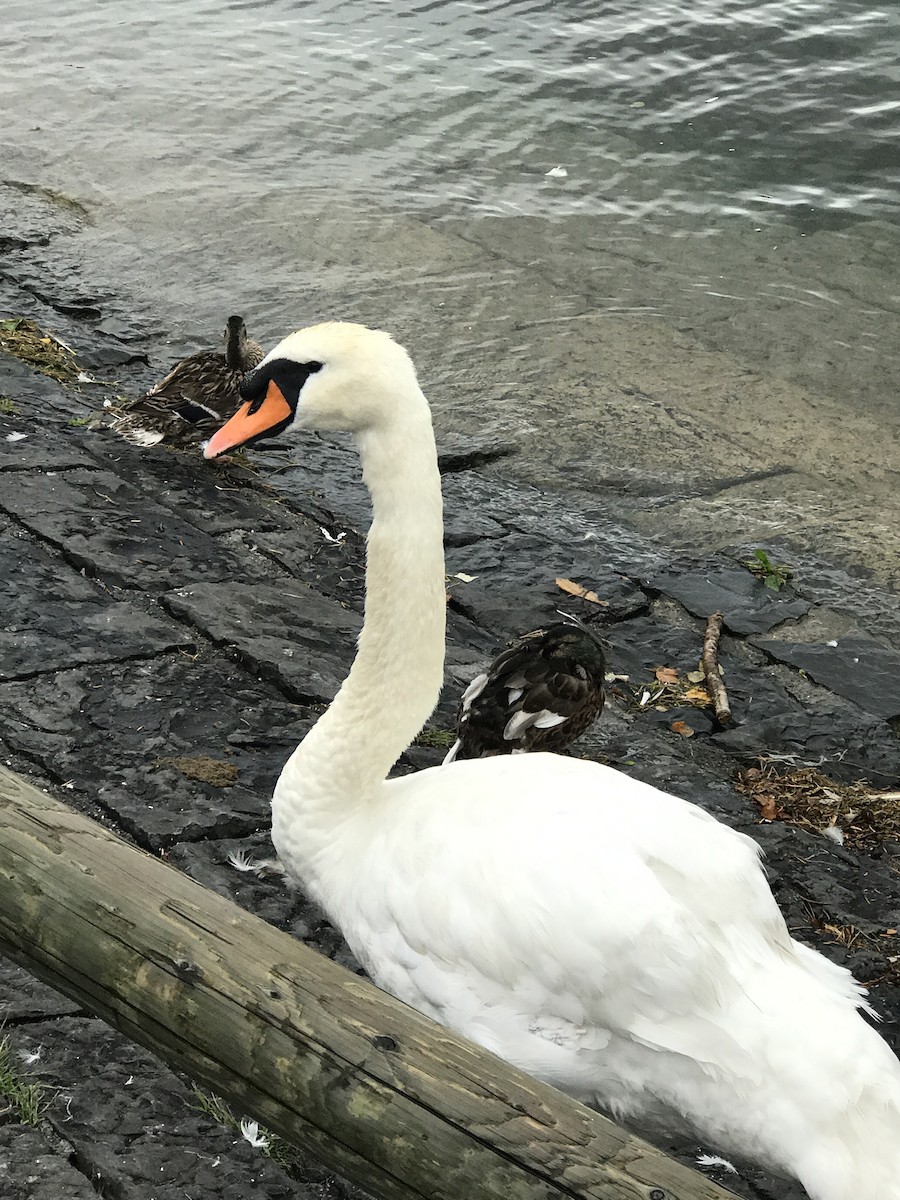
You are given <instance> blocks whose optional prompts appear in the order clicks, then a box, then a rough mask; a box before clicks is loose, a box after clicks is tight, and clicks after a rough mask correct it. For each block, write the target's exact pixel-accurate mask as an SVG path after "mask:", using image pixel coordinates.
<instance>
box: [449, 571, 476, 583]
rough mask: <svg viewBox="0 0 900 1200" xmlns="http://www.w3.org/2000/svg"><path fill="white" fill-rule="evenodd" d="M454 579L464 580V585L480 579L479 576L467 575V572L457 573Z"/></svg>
mask: <svg viewBox="0 0 900 1200" xmlns="http://www.w3.org/2000/svg"><path fill="white" fill-rule="evenodd" d="M453 578H454V579H460V580H462V582H463V583H473V582H474V581H475V580H476V579H477V578H478V576H477V575H467V574H466V573H465V571H457V572H456V574H455V575H454V576H453Z"/></svg>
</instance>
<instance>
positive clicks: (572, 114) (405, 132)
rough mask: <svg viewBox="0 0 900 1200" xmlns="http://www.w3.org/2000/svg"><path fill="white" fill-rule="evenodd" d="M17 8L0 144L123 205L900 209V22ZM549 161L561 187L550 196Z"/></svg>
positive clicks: (820, 10) (262, 6)
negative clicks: (276, 194) (308, 199)
mask: <svg viewBox="0 0 900 1200" xmlns="http://www.w3.org/2000/svg"><path fill="white" fill-rule="evenodd" d="M598 8H599V9H602V14H601V15H598V12H597V10H598ZM4 17H5V20H4V25H5V30H6V34H7V38H8V47H7V49H6V50H5V52H4V79H3V82H2V85H0V86H2V93H0V95H2V100H3V105H4V112H5V119H4V135H5V138H6V139H8V140H12V141H20V140H21V141H27V142H29V143H31V145H32V146H33V147H34V148H35V150H37V151H38V152H43V154H44V155H45V156H46V159H47V161H49V162H50V163H52V164H54V165H55V166H57V167H58V168H59V169H60V171H61V172H62V173H64V174H68V175H70V176H71V177H72V179H74V180H76V181H78V180H80V181H81V182H82V183H85V184H88V185H92V186H93V188H95V189H96V190H97V191H98V192H99V193H100V194H101V195H103V196H104V197H106V198H107V199H109V200H111V201H113V202H114V203H115V202H120V203H122V202H127V201H128V200H130V199H135V198H137V197H147V196H148V195H161V194H180V195H183V196H188V195H191V194H192V192H193V190H194V189H196V188H199V187H203V188H204V189H210V190H212V191H215V192H218V193H219V194H220V195H224V196H227V195H233V194H242V193H244V190H245V189H256V188H258V187H259V186H260V184H262V186H263V188H264V189H265V190H266V191H270V190H273V189H295V188H298V187H299V188H301V189H302V190H304V191H306V190H308V189H310V188H315V187H330V188H332V189H335V190H339V191H340V192H341V193H342V194H343V195H344V196H354V197H357V198H361V199H366V200H373V199H374V200H377V201H378V202H379V203H388V204H398V203H399V204H402V205H403V207H414V208H417V209H418V208H422V209H425V210H427V211H441V212H447V213H455V214H458V215H462V214H467V215H472V214H478V213H496V214H511V213H535V212H539V213H541V214H544V215H546V214H547V212H548V211H550V212H553V213H556V214H559V215H564V214H567V213H572V212H579V213H590V214H601V215H606V216H613V217H616V218H618V219H620V220H624V221H628V220H638V219H640V220H646V219H651V220H654V219H656V220H663V221H667V220H668V219H669V218H671V217H672V216H673V215H675V214H682V215H683V217H684V223H685V225H686V227H687V228H689V229H691V230H692V231H696V230H698V229H703V228H712V227H714V226H715V223H716V222H717V221H719V220H720V219H721V218H723V217H724V216H731V215H735V214H741V215H748V216H749V215H753V216H755V217H757V218H758V219H766V218H768V217H771V216H774V215H778V214H782V213H792V214H795V215H796V216H797V218H798V219H800V220H803V221H804V222H805V223H806V225H807V226H808V227H809V228H811V229H812V228H816V227H817V225H819V224H823V223H824V224H829V223H833V222H834V220H835V219H836V218H840V219H842V220H846V219H862V218H867V217H881V218H884V219H886V220H891V221H896V220H897V219H898V212H900V194H898V183H900V155H898V153H897V146H898V135H900V10H898V9H897V8H896V6H892V7H887V6H884V7H873V6H872V5H871V4H868V3H861V2H860V0H856V2H855V3H854V2H852V0H851V2H849V3H848V2H847V0H793V2H791V0H783V2H780V3H767V2H765V0H757V2H756V3H753V2H750V3H748V0H693V2H692V3H689V4H688V3H684V2H679V0H655V2H654V0H650V2H649V3H647V2H638V0H618V3H614V4H604V5H602V6H600V5H597V4H596V3H594V2H593V0H591V2H590V3H565V4H548V3H546V2H544V3H541V4H537V3H527V2H524V0H519V2H517V3H498V2H496V0H495V2H494V3H492V4H470V3H460V2H454V0H450V2H448V3H433V2H432V3H422V2H421V0H420V2H419V3H417V4H413V5H409V6H406V8H405V11H403V12H401V13H398V12H397V11H396V6H395V5H393V4H391V3H380V2H378V0H364V2H363V3H359V2H357V0H353V2H352V3H351V2H350V0H343V2H340V0H338V2H333V0H331V2H330V0H314V2H313V3H306V4H302V5H298V4H297V3H296V2H295V0H257V2H255V3H254V2H247V0H242V2H239V3H225V4H222V3H216V4H211V3H208V2H203V0H201V2H199V3H198V2H196V0H194V2H192V3H188V4H185V3H181V2H179V0H160V2H155V3H154V4H152V5H142V4H136V3H133V2H131V3H129V2H128V0H126V2H125V3H120V2H118V0H106V3H102V2H101V3H98V4H95V5H91V6H85V5H82V4H80V3H79V2H78V0H62V2H61V3H54V4H52V5H51V4H50V3H48V2H47V0H36V2H33V0H29V2H28V3H22V2H21V0H12V2H8V3H7V4H6V5H5V6H4ZM557 164H559V165H562V166H565V167H566V168H567V170H568V171H569V176H568V180H567V182H566V185H565V187H558V186H554V185H553V184H552V183H546V182H544V173H545V172H546V171H547V170H549V169H551V168H552V167H554V166H556V165H557Z"/></svg>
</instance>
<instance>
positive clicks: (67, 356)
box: [0, 317, 81, 383]
mask: <svg viewBox="0 0 900 1200" xmlns="http://www.w3.org/2000/svg"><path fill="white" fill-rule="evenodd" d="M0 350H3V351H5V353H6V354H12V355H14V356H15V357H16V358H20V359H22V361H23V362H27V363H29V364H30V365H31V366H32V367H36V368H37V369H38V370H39V371H41V372H42V373H43V374H44V375H50V376H51V377H52V378H53V379H56V380H58V381H59V382H60V383H74V381H75V380H76V379H77V378H78V376H79V375H80V374H81V368H80V367H79V366H78V363H77V362H76V361H75V355H74V354H73V353H72V351H71V350H67V349H66V347H65V346H63V345H62V344H61V343H60V342H58V341H57V340H56V338H54V337H51V336H50V335H49V334H48V333H45V332H44V330H43V329H41V327H40V326H39V325H36V324H35V323H34V321H29V320H27V319H26V318H25V317H11V318H10V319H9V320H6V321H0Z"/></svg>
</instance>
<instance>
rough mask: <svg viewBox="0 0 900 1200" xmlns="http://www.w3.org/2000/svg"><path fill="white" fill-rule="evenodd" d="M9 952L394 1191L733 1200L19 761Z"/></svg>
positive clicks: (448, 1198)
mask: <svg viewBox="0 0 900 1200" xmlns="http://www.w3.org/2000/svg"><path fill="white" fill-rule="evenodd" d="M0 951H2V952H3V953H6V954H8V955H9V956H10V957H12V958H14V959H15V960H16V961H17V962H19V963H21V964H22V965H24V966H26V967H27V968H28V969H29V970H31V971H32V972H33V974H35V975H37V976H39V977H40V978H41V979H44V980H46V981H47V982H48V983H50V984H52V985H53V986H54V987H56V988H58V989H59V991H61V992H64V993H65V994H66V995H67V996H70V997H71V998H72V999H74V1000H76V1001H78V1002H79V1003H80V1004H83V1005H84V1006H85V1007H86V1008H88V1009H90V1010H91V1011H92V1012H94V1013H96V1014H97V1015H98V1016H100V1017H102V1018H104V1019H105V1020H106V1021H108V1022H109V1023H110V1024H111V1025H113V1026H115V1027H116V1028H117V1029H119V1030H121V1031H122V1032H123V1033H124V1034H125V1035H126V1036H127V1037H129V1038H131V1039H133V1040H134V1041H136V1042H139V1043H140V1044H141V1045H143V1046H146V1047H147V1048H148V1049H149V1050H151V1051H152V1052H153V1053H155V1054H156V1055H158V1056H159V1057H160V1058H161V1059H163V1060H164V1061H165V1062H167V1063H168V1064H169V1065H170V1066H172V1067H174V1068H176V1069H178V1070H180V1071H185V1072H187V1073H188V1074H189V1075H191V1076H192V1077H193V1078H195V1079H197V1080H198V1081H201V1082H202V1083H204V1084H206V1085H207V1086H209V1087H211V1088H213V1089H214V1090H215V1091H216V1092H217V1093H218V1094H219V1095H221V1096H223V1097H225V1098H226V1099H227V1100H228V1101H229V1102H231V1103H232V1104H233V1105H235V1107H236V1108H237V1109H238V1110H239V1111H240V1112H242V1113H246V1114H248V1115H251V1116H253V1117H255V1118H256V1119H257V1120H259V1121H260V1122H261V1123H262V1124H263V1125H265V1126H267V1127H268V1128H269V1129H272V1130H274V1131H276V1132H277V1133H279V1134H281V1135H282V1136H283V1137H285V1138H287V1139H289V1140H290V1141H291V1142H293V1143H294V1144H295V1145H297V1146H299V1147H301V1148H302V1149H303V1150H305V1151H307V1152H309V1153H311V1154H312V1155H314V1156H315V1157H317V1158H319V1159H320V1160H321V1161H322V1162H323V1163H325V1164H326V1165H327V1166H328V1167H330V1168H331V1169H333V1170H334V1171H336V1172H338V1173H339V1174H341V1175H344V1176H345V1177H347V1178H348V1179H352V1180H354V1181H356V1182H357V1183H359V1184H361V1185H362V1186H363V1187H365V1188H368V1189H369V1190H370V1191H372V1192H373V1193H374V1194H375V1195H376V1196H379V1197H384V1198H385V1200H418V1198H421V1200H475V1198H478V1200H482V1198H483V1200H501V1198H502V1200H550V1198H560V1200H561V1198H563V1197H565V1198H567V1200H573V1198H576V1200H577V1198H585V1200H587V1198H588V1197H598V1198H599V1197H605V1198H606V1200H716V1198H718V1200H724V1198H726V1197H728V1196H729V1195H730V1193H728V1192H725V1191H723V1190H722V1189H721V1188H719V1187H717V1186H716V1185H715V1184H713V1183H710V1182H709V1181H708V1180H706V1179H704V1178H703V1177H702V1176H700V1175H698V1174H697V1173H696V1172H694V1171H691V1170H690V1169H688V1168H687V1167H683V1166H681V1165H680V1164H679V1163H676V1162H674V1161H673V1160H672V1159H669V1158H667V1157H666V1156H665V1155H664V1154H662V1153H661V1152H660V1151H658V1150H656V1149H655V1148H653V1147H652V1146H650V1145H648V1144H647V1143H645V1142H643V1141H641V1140H640V1139H638V1138H635V1137H632V1136H630V1135H629V1134H627V1133H626V1132H625V1131H624V1130H622V1129H620V1128H619V1127H618V1126H616V1125H615V1124H613V1123H612V1122H611V1121H609V1120H607V1119H606V1118H604V1117H602V1116H600V1115H599V1114H598V1113H595V1112H592V1111H591V1110H590V1109H588V1108H585V1107H584V1106H582V1105H580V1104H578V1103H577V1102H575V1101H573V1100H571V1099H569V1098H568V1097H567V1096H564V1095H563V1094H562V1093H560V1092H558V1091H556V1090H555V1089H554V1088H551V1087H549V1086H548V1085H546V1084H543V1083H541V1082H540V1081H538V1080H535V1079H532V1078H531V1077H530V1076H528V1075H525V1074H523V1073H522V1072H520V1071H517V1070H515V1069H514V1068H513V1067H510V1066H509V1065H508V1064H506V1063H504V1062H503V1061H501V1060H500V1059H498V1058H496V1057H494V1056H493V1055H491V1054H489V1053H487V1052H486V1051H484V1050H482V1049H480V1048H479V1047H477V1046H474V1045H472V1044H471V1043H469V1042H467V1041H465V1040H464V1039H462V1038H460V1037H457V1036H456V1035H455V1034H453V1033H451V1032H449V1031H448V1030H446V1029H443V1028H441V1027H440V1026H438V1025H436V1024H434V1023H433V1022H431V1021H429V1020H428V1019H427V1018H425V1017H423V1016H421V1015H420V1014H419V1013H417V1012H415V1011H413V1010H412V1009H410V1008H407V1007H406V1006H405V1005H403V1004H400V1003H399V1002H398V1001H396V1000H394V999H393V998H392V997H390V996H388V995H386V994H385V993H383V992H381V991H379V990H378V989H376V988H374V987H372V985H371V984H369V983H367V982H366V981H365V980H363V979H361V978H359V977H358V976H356V975H354V974H352V973H351V972H349V971H346V970H344V969H343V968H342V967H339V966H337V965H336V964H335V963H333V962H331V961H330V960H328V959H326V958H324V957H323V956H321V955H319V954H316V953H315V952H314V951H312V950H310V949H309V948H307V947H306V946H304V945H302V944H301V943H299V942H297V941H295V940H294V939H293V938H291V937H289V936H288V935H286V934H284V933H281V932H280V931H278V930H276V929H274V928H273V927H271V926H269V925H267V924H266V923H265V922H264V921H261V920H259V919H258V918H256V917H253V916H251V915H249V914H247V913H245V912H243V911H242V910H241V909H239V908H238V907H237V906H236V905H234V904H232V903H230V902H229V901H227V900H225V899H223V898H222V897H220V896H218V895H216V894H214V893H212V892H209V891H207V890H206V889H205V888H202V887H201V886H200V885H199V884H196V883H194V882H193V881H192V880H190V879H188V878H187V876H185V875H182V874H181V873H180V872H178V871H176V870H174V869H173V868H171V867H169V866H167V865H166V864H165V863H162V862H160V861H158V860H157V859H154V858H151V857H150V856H149V855H147V854H144V853H142V852H141V851H139V850H135V849H134V848H133V847H131V846H129V845H127V844H126V843H125V842H123V841H122V840H121V839H119V838H117V837H115V836H113V835H112V834H110V833H109V832H108V831H107V830H105V829H103V828H102V827H101V826H100V825H98V824H96V823H95V822H92V821H89V820H88V819H86V818H85V817H82V816H81V815H80V814H78V813H75V812H73V811H72V810H71V809H69V808H67V807H66V806H65V805H63V804H60V803H59V802H58V801H56V800H53V799H51V798H50V797H48V796H46V795H43V794H42V793H41V792H39V791H37V789H36V788H34V787H33V786H32V785H31V784H29V783H28V782H27V781H26V780H24V779H22V778H20V777H19V776H16V775H14V774H13V773H11V772H10V771H8V770H6V769H4V768H2V767H0Z"/></svg>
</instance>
